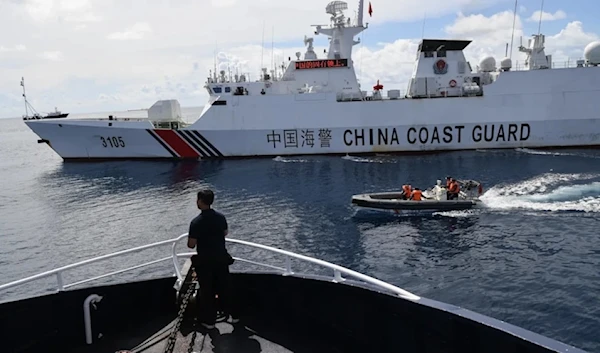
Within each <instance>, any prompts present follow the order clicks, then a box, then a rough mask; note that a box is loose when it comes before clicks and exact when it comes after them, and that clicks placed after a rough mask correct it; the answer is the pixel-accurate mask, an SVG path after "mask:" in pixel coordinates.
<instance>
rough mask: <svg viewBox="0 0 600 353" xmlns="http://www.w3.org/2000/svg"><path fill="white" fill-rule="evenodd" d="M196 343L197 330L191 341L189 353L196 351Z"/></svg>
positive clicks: (193, 333)
mask: <svg viewBox="0 0 600 353" xmlns="http://www.w3.org/2000/svg"><path fill="white" fill-rule="evenodd" d="M195 342H196V330H194V331H193V332H192V339H191V340H190V346H189V347H188V351H187V353H192V352H193V351H194V343H195Z"/></svg>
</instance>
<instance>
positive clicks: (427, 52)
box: [423, 51, 433, 58]
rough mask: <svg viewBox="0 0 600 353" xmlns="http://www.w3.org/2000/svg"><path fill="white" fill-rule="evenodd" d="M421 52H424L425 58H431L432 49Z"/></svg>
mask: <svg viewBox="0 0 600 353" xmlns="http://www.w3.org/2000/svg"><path fill="white" fill-rule="evenodd" d="M423 54H425V57H426V58H433V52H432V51H426V52H424V53H423Z"/></svg>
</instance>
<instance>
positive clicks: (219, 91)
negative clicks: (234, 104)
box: [213, 87, 221, 93]
mask: <svg viewBox="0 0 600 353" xmlns="http://www.w3.org/2000/svg"><path fill="white" fill-rule="evenodd" d="M213 92H215V93H221V87H213Z"/></svg>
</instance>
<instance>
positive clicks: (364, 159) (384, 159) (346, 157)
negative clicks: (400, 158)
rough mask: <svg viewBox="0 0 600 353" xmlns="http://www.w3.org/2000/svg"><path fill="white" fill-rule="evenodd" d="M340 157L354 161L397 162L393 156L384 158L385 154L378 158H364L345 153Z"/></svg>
mask: <svg viewBox="0 0 600 353" xmlns="http://www.w3.org/2000/svg"><path fill="white" fill-rule="evenodd" d="M342 159H344V160H347V161H351V162H356V163H397V162H396V160H394V159H393V158H385V155H384V156H382V157H378V158H365V157H355V156H350V155H345V156H343V157H342Z"/></svg>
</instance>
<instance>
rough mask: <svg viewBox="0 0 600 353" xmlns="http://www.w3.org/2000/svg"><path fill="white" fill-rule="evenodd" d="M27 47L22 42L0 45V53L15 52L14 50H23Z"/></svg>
mask: <svg viewBox="0 0 600 353" xmlns="http://www.w3.org/2000/svg"><path fill="white" fill-rule="evenodd" d="M25 50H27V48H26V47H25V46H24V45H23V44H17V45H15V46H13V47H5V46H2V45H0V53H2V52H5V53H6V52H15V51H25Z"/></svg>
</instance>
